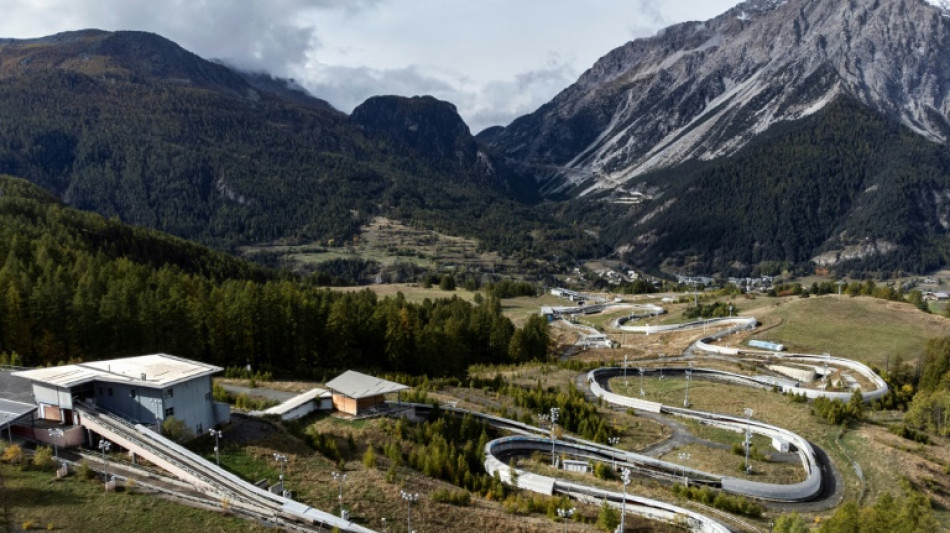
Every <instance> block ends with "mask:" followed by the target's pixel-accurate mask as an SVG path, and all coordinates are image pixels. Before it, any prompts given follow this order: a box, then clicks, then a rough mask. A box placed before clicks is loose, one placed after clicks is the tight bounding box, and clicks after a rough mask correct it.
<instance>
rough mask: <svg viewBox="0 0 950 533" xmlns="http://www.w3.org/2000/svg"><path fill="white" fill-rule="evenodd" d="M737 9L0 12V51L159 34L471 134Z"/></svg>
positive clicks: (237, 1) (535, 6) (66, 0)
mask: <svg viewBox="0 0 950 533" xmlns="http://www.w3.org/2000/svg"><path fill="white" fill-rule="evenodd" d="M738 2H739V0H589V1H580V0H158V1H156V0H0V13H3V17H0V37H8V38H31V37H42V36H45V35H51V34H53V33H58V32H62V31H70V30H79V29H86V28H98V29H103V30H140V31H149V32H154V33H157V34H159V35H162V36H164V37H167V38H169V39H171V40H172V41H175V42H176V43H178V44H179V45H181V46H182V47H184V48H185V49H187V50H190V51H192V52H194V53H196V54H198V55H199V56H202V57H205V58H209V59H219V60H223V61H225V62H227V63H230V64H232V65H235V66H238V67H240V68H243V69H246V70H253V71H260V72H268V73H270V74H273V75H275V76H280V77H285V78H292V79H294V80H295V81H296V82H297V83H299V84H300V85H302V86H303V87H304V88H306V89H307V90H308V91H310V93H312V94H313V95H314V96H317V97H319V98H323V99H325V100H327V101H329V102H330V103H331V104H333V105H334V107H336V108H337V109H339V110H341V111H344V112H347V113H349V112H351V111H352V110H353V108H354V107H356V106H357V105H359V104H360V103H361V102H363V101H364V100H365V99H366V98H368V97H370V96H374V95H381V94H395V95H402V96H415V95H423V94H430V95H433V96H435V97H437V98H440V99H442V100H447V101H449V102H452V103H453V104H455V106H456V107H457V108H458V110H459V113H460V114H461V115H462V118H463V119H465V121H466V123H467V124H468V125H469V127H470V129H471V130H472V132H473V133H477V132H478V131H481V130H482V129H484V128H485V127H488V126H492V125H507V124H509V123H510V122H511V121H512V120H514V119H515V118H517V117H519V116H521V115H524V114H527V113H530V112H532V111H534V110H535V109H537V108H538V107H540V106H541V105H542V104H544V103H545V102H547V101H548V100H550V99H551V98H553V97H554V96H555V95H556V94H557V93H558V92H560V91H561V90H562V89H564V88H566V87H567V86H568V85H570V84H571V83H573V82H574V81H576V80H577V78H578V77H579V76H580V75H581V74H582V73H583V72H584V71H585V70H586V69H587V68H589V67H590V66H592V65H593V64H594V62H596V61H597V59H598V58H600V57H601V56H603V55H604V54H606V53H607V52H609V51H610V50H612V49H614V48H616V47H618V46H621V45H623V44H624V43H626V42H628V41H630V40H633V39H637V38H640V37H647V36H651V35H653V34H655V33H656V32H657V31H658V30H660V29H662V28H664V27H666V26H669V25H672V24H675V23H677V22H683V21H687V20H706V19H709V18H712V17H714V16H716V15H718V14H720V13H722V12H724V11H726V10H727V9H729V8H730V7H732V6H733V5H735V4H737V3H738Z"/></svg>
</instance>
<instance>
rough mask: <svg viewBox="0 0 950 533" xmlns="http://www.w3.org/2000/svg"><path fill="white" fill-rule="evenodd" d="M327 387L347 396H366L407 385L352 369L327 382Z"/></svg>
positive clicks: (384, 392) (388, 391) (399, 388)
mask: <svg viewBox="0 0 950 533" xmlns="http://www.w3.org/2000/svg"><path fill="white" fill-rule="evenodd" d="M327 388H329V389H332V390H333V391H335V392H338V393H340V394H342V395H343V396H347V397H349V398H355V399H357V400H358V399H360V398H368V397H370V396H379V395H381V394H386V393H390V392H398V391H401V390H406V389H408V388H409V387H407V386H406V385H403V384H401V383H395V382H393V381H386V380H385V379H380V378H377V377H373V376H368V375H366V374H361V373H359V372H356V371H353V370H347V371H346V372H344V373H342V374H340V375H339V376H337V377H335V378H333V379H331V380H330V381H328V382H327Z"/></svg>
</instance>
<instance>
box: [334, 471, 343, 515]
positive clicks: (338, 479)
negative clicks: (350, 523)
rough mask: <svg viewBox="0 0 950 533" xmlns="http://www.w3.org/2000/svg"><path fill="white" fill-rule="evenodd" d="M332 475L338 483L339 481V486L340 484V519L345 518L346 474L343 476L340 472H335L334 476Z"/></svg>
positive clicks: (338, 496) (338, 498) (338, 499)
mask: <svg viewBox="0 0 950 533" xmlns="http://www.w3.org/2000/svg"><path fill="white" fill-rule="evenodd" d="M331 475H332V476H333V479H335V480H336V481H338V482H339V484H340V491H339V493H338V494H337V501H339V502H340V518H344V516H343V514H344V511H343V482H344V481H346V474H341V473H340V472H333V474H331Z"/></svg>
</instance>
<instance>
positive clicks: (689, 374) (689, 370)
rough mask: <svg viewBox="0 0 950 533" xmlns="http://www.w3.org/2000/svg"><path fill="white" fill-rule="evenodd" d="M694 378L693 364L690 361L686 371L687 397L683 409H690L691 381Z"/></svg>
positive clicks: (684, 399)
mask: <svg viewBox="0 0 950 533" xmlns="http://www.w3.org/2000/svg"><path fill="white" fill-rule="evenodd" d="M692 377H693V362H692V361H690V363H689V368H687V369H686V396H685V397H684V398H683V407H689V380H690V379H691V378H692Z"/></svg>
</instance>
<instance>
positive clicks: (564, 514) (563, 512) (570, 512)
mask: <svg viewBox="0 0 950 533" xmlns="http://www.w3.org/2000/svg"><path fill="white" fill-rule="evenodd" d="M557 515H558V516H559V517H561V520H563V521H564V531H565V533H567V521H568V520H569V519H570V518H571V517H572V516H574V508H573V507H571V508H570V509H562V508H560V507H558V508H557Z"/></svg>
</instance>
